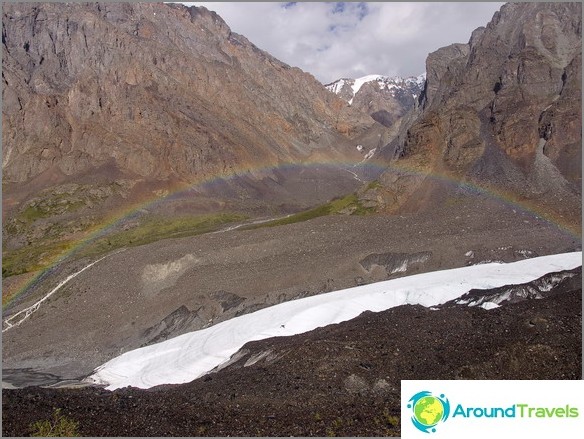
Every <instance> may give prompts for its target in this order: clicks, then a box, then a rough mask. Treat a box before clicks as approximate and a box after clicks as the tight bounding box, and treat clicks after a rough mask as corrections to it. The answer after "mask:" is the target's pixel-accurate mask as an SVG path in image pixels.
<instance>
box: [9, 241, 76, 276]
mask: <svg viewBox="0 0 584 439" xmlns="http://www.w3.org/2000/svg"><path fill="white" fill-rule="evenodd" d="M74 244H75V243H74V242H72V241H61V242H44V243H39V244H38V245H27V246H25V247H21V248H19V249H17V250H11V251H4V252H2V278H5V277H9V276H14V275H17V274H23V273H29V272H31V271H38V270H42V269H44V268H46V267H47V266H48V265H50V264H52V263H53V262H54V261H55V259H56V257H58V256H59V255H62V254H64V253H66V252H68V251H69V250H70V249H71V248H72V247H73V246H74Z"/></svg>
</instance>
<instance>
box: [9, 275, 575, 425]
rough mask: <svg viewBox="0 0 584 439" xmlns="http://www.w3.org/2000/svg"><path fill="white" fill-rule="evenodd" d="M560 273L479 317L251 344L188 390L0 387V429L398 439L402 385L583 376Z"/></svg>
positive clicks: (420, 310)
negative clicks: (68, 426) (66, 422)
mask: <svg viewBox="0 0 584 439" xmlns="http://www.w3.org/2000/svg"><path fill="white" fill-rule="evenodd" d="M566 274H567V273H566ZM569 276H571V277H568V278H566V279H565V280H563V281H560V282H559V283H557V284H555V286H554V287H553V288H552V289H551V290H548V291H546V292H545V293H543V295H542V296H541V298H540V299H533V298H531V299H525V298H524V299H523V300H517V301H514V303H508V304H505V305H503V306H501V307H499V308H496V309H492V310H488V311H487V310H485V309H482V308H480V307H478V306H477V307H468V306H466V305H456V304H450V305H447V306H444V307H443V308H441V309H440V310H430V309H427V308H424V307H421V306H411V305H407V306H401V307H397V308H392V309H390V310H388V311H384V312H380V313H372V312H366V313H363V314H362V315H361V316H359V317H358V318H356V319H353V320H351V321H348V322H344V323H341V324H337V325H331V326H328V327H325V328H319V329H316V330H314V331H311V332H310V333H307V334H303V335H301V336H293V337H286V338H273V339H267V340H262V341H257V342H252V343H249V344H247V345H246V346H245V347H244V348H243V349H242V350H241V351H240V355H239V356H238V358H237V359H234V362H233V363H232V364H231V365H229V366H228V367H226V368H223V369H221V370H220V371H218V372H216V373H211V374H209V375H206V376H204V377H203V378H201V379H198V380H195V381H193V382H192V383H189V384H183V385H178V386H161V387H159V388H154V389H150V390H147V391H140V390H138V389H131V388H127V389H119V390H116V391H114V392H108V391H105V390H102V389H96V388H83V389H47V388H39V387H30V388H27V389H20V390H3V392H2V433H3V435H4V436H27V435H30V434H31V433H32V431H33V430H32V429H31V425H32V424H33V423H34V422H35V421H39V420H42V419H51V418H52V416H53V414H54V410H55V409H61V414H62V415H64V416H66V417H67V418H69V419H71V420H74V421H76V422H78V423H79V424H78V425H79V427H78V430H79V433H81V434H82V435H85V436H255V435H258V436H283V435H290V436H398V435H399V433H400V422H405V420H400V380H401V379H581V377H582V335H581V311H580V310H581V307H582V277H581V269H577V270H574V271H573V272H571V273H569ZM546 282H547V281H546ZM541 283H542V282H541V281H540V282H539V283H537V282H536V284H537V285H528V284H526V285H523V288H525V289H530V288H537V287H538V285H539V284H541ZM476 293H477V292H475V294H476ZM499 293H500V292H496V293H494V294H499ZM481 294H482V296H488V297H491V296H492V292H490V291H482V292H481ZM404 328H407V330H404Z"/></svg>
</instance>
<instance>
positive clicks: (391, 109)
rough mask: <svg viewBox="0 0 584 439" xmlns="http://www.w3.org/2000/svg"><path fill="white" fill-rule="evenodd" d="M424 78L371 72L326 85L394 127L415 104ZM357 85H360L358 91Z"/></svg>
mask: <svg viewBox="0 0 584 439" xmlns="http://www.w3.org/2000/svg"><path fill="white" fill-rule="evenodd" d="M424 81H425V75H420V76H417V77H410V78H400V77H395V78H393V77H388V76H379V75H370V76H367V77H364V78H359V79H339V80H337V81H335V82H333V83H331V84H327V85H326V88H327V89H329V90H330V91H332V92H333V93H335V94H337V95H338V96H339V97H340V98H341V99H343V100H345V101H347V102H349V103H350V105H351V106H352V107H354V108H356V109H359V110H361V111H363V112H365V113H367V114H369V115H370V116H371V117H372V118H373V119H375V120H376V121H377V122H379V123H380V124H382V125H385V126H386V127H391V126H393V125H394V124H395V123H396V122H397V121H398V120H399V119H400V118H401V117H402V116H404V114H406V113H407V112H408V111H409V110H411V109H412V108H413V107H414V103H415V101H416V99H417V98H418V97H419V96H420V93H421V92H422V89H423V88H424ZM356 85H357V86H358V87H357V86H356ZM354 88H358V89H357V91H356V92H355V91H354Z"/></svg>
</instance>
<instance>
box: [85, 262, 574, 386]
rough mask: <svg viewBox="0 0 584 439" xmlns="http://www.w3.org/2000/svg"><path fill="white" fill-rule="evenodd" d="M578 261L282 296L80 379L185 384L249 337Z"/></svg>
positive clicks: (475, 268) (445, 295) (514, 280)
mask: <svg viewBox="0 0 584 439" xmlns="http://www.w3.org/2000/svg"><path fill="white" fill-rule="evenodd" d="M581 265H582V252H574V253H566V254H560V255H551V256H542V257H538V258H533V259H525V260H521V261H518V262H514V263H510V264H482V265H471V266H468V267H462V268H456V269H452V270H444V271H437V272H430V273H422V274H416V275H413V276H407V277H401V278H398V279H392V280H388V281H384V282H378V283H374V284H369V285H363V286H359V287H354V288H348V289H345V290H340V291H334V292H330V293H325V294H319V295H316V296H310V297H306V298H303V299H298V300H293V301H289V302H284V303H281V304H278V305H274V306H271V307H268V308H263V309H261V310H259V311H256V312H254V313H250V314H245V315H242V316H239V317H235V318H233V319H230V320H227V321H223V322H220V323H218V324H216V325H214V326H211V327H209V328H205V329H202V330H199V331H195V332H191V333H187V334H183V335H181V336H178V337H175V338H173V339H170V340H167V341H164V342H161V343H158V344H154V345H150V346H146V347H143V348H140V349H136V350H133V351H129V352H126V353H125V354H123V355H120V356H119V357H116V358H114V359H112V360H110V361H108V362H107V363H105V364H103V365H102V366H100V367H98V368H97V369H96V371H95V373H94V374H93V375H92V376H91V377H88V378H87V381H89V382H92V383H98V384H105V385H106V386H107V389H109V390H114V389H118V388H120V387H126V386H134V387H139V388H149V387H153V386H156V385H160V384H179V383H186V382H189V381H192V380H194V379H196V378H198V377H200V376H202V375H204V374H206V373H207V372H209V371H211V370H213V369H214V368H216V367H217V366H219V365H221V364H222V363H224V362H226V361H229V360H230V358H231V357H232V356H233V354H235V353H236V352H237V351H239V350H240V349H241V347H242V346H243V345H245V344H246V343H248V342H250V341H254V340H262V339H266V338H269V337H274V336H288V335H295V334H302V333H304V332H307V331H310V330H313V329H315V328H318V327H322V326H326V325H331V324H335V323H340V322H344V321H347V320H350V319H352V318H355V317H357V316H358V315H359V314H361V313H362V312H364V311H373V312H379V311H384V310H386V309H389V308H393V307H395V306H399V305H405V304H419V305H422V306H426V307H431V306H436V305H439V304H441V303H445V302H448V301H450V300H454V299H456V298H457V297H460V296H461V295H463V294H465V293H466V292H468V291H470V290H471V289H489V288H497V287H502V286H505V285H510V284H520V283H527V282H530V281H533V280H535V279H538V278H540V277H542V276H543V275H545V274H547V273H551V272H559V271H563V270H571V269H574V268H576V267H579V266H581ZM487 306H492V305H487Z"/></svg>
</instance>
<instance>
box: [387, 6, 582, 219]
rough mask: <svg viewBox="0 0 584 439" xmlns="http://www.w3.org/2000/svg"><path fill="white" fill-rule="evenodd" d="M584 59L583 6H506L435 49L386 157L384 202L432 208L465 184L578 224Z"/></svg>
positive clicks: (409, 206) (408, 206) (417, 207)
mask: <svg viewBox="0 0 584 439" xmlns="http://www.w3.org/2000/svg"><path fill="white" fill-rule="evenodd" d="M581 57H582V8H581V4H579V3H510V4H506V5H504V6H503V7H502V8H501V10H500V11H499V12H497V13H496V14H495V15H494V17H493V19H492V20H491V22H490V23H489V24H488V25H487V26H486V27H484V28H479V29H477V30H475V31H474V32H473V34H472V36H471V38H470V40H469V42H468V43H467V44H453V45H451V46H448V47H445V48H442V49H439V50H437V51H436V52H434V53H431V54H430V55H429V56H428V58H427V61H426V71H427V81H426V84H425V88H424V90H423V92H422V94H421V96H420V105H419V106H418V107H417V108H415V109H414V110H412V111H411V112H410V113H409V114H408V115H407V116H406V117H405V118H404V121H403V122H402V125H401V128H400V132H399V135H398V136H397V137H396V139H394V140H393V141H392V142H391V143H390V144H388V145H387V146H386V147H385V148H383V151H381V152H380V153H379V155H378V157H383V158H384V159H385V160H388V161H389V163H391V165H390V166H391V168H392V169H393V170H391V171H387V172H386V173H384V174H383V175H382V176H381V181H382V184H383V186H384V187H385V189H386V191H385V192H383V191H381V192H383V193H382V194H381V195H380V196H381V197H382V198H383V200H384V201H383V203H382V204H384V205H385V206H387V207H388V208H389V209H397V208H399V207H400V206H401V207H402V208H404V207H405V208H406V209H413V210H418V209H420V208H425V207H430V206H432V205H435V203H436V202H444V201H445V200H446V199H447V198H448V197H449V196H450V195H449V194H452V192H451V188H452V185H451V184H450V183H448V182H452V181H459V182H461V181H462V182H465V183H467V184H469V185H471V186H477V185H478V186H480V187H482V188H483V190H484V191H486V192H487V193H495V194H498V195H497V196H498V197H502V198H506V199H512V200H516V201H519V202H522V203H529V204H531V205H534V206H539V207H538V210H539V211H541V212H545V213H549V214H551V215H555V216H556V217H561V218H563V219H564V220H568V221H570V222H572V224H575V225H577V224H580V223H581V179H582V168H581V157H582V129H581V125H582V124H581V120H582V112H581V94H582V92H581V83H582V71H581ZM400 167H401V168H402V169H403V170H404V172H396V171H395V169H399V168H400ZM407 170H409V171H407ZM412 170H414V171H415V172H411V171H412ZM436 176H441V178H436ZM456 187H457V188H459V189H460V186H456Z"/></svg>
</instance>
